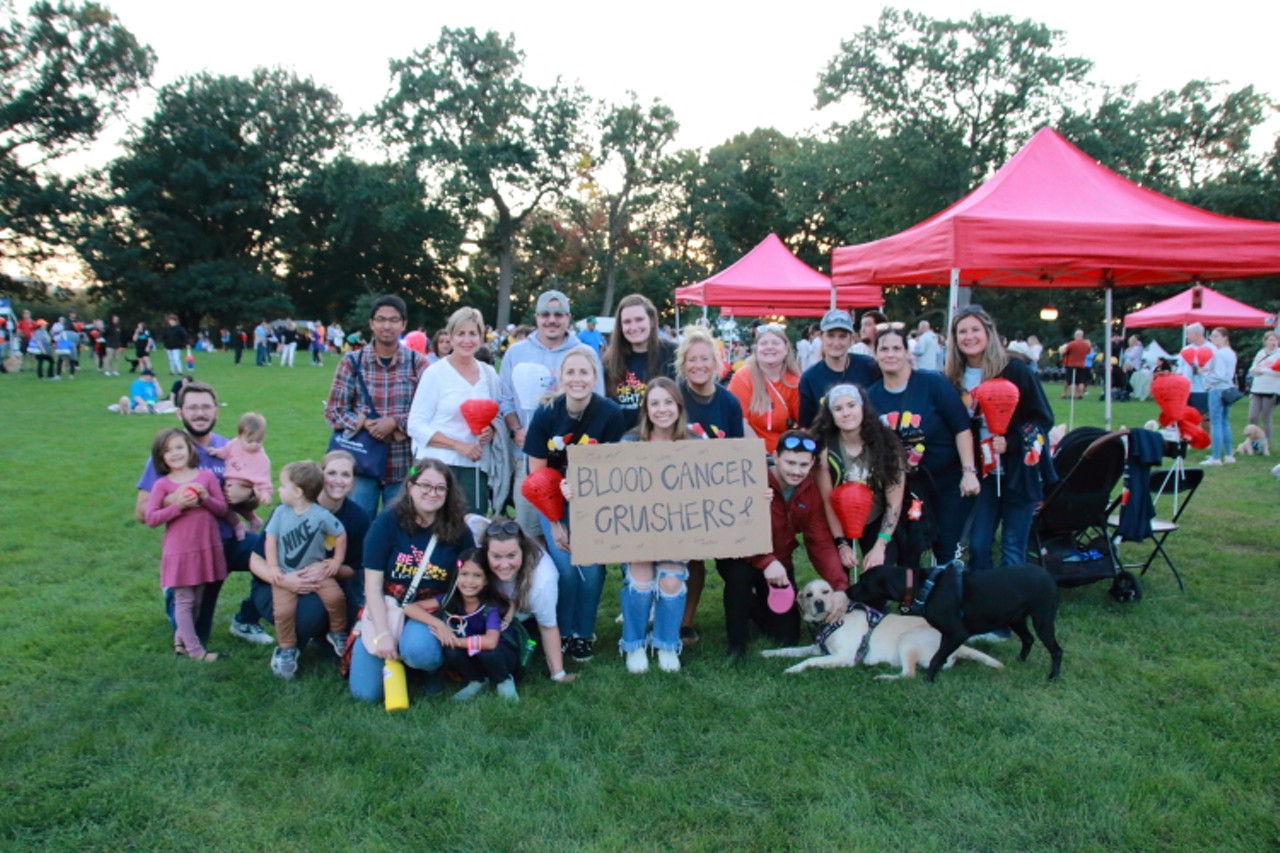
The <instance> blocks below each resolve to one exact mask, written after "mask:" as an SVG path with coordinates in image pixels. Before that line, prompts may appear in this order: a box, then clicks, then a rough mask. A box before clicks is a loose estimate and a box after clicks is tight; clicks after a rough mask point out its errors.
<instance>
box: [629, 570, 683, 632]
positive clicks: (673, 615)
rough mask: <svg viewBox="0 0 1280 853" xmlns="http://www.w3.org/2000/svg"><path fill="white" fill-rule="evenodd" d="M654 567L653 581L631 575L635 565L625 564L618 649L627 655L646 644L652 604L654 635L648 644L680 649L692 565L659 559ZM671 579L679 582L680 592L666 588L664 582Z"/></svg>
mask: <svg viewBox="0 0 1280 853" xmlns="http://www.w3.org/2000/svg"><path fill="white" fill-rule="evenodd" d="M654 570H655V577H654V579H653V580H648V581H636V580H635V579H633V578H632V577H631V567H630V566H628V565H626V564H625V563H624V564H623V566H622V592H621V594H620V597H621V599H622V639H621V640H620V641H619V642H618V648H619V649H621V650H622V653H623V654H626V653H627V652H633V651H635V650H636V649H643V648H644V647H645V632H646V630H647V629H648V627H649V606H650V605H651V604H652V605H653V634H652V635H650V636H649V638H648V644H649V645H650V646H652V647H653V648H655V649H659V650H662V651H668V652H679V651H680V620H681V618H683V616H684V601H685V597H686V596H687V595H688V588H687V587H686V586H685V581H687V580H688V579H689V567H688V566H686V565H685V564H684V563H675V562H658V563H655V564H654ZM668 578H674V579H675V580H677V581H678V582H679V589H678V590H677V591H676V592H667V591H665V590H664V589H663V588H662V587H663V581H664V580H667V579H668ZM668 584H669V581H668Z"/></svg>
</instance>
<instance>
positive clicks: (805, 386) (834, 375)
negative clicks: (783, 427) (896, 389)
mask: <svg viewBox="0 0 1280 853" xmlns="http://www.w3.org/2000/svg"><path fill="white" fill-rule="evenodd" d="M878 381H880V367H879V365H877V364H876V361H875V359H874V358H871V357H870V356H866V355H858V354H857V353H852V352H851V353H849V364H848V365H847V366H846V367H845V369H844V370H841V371H836V370H832V369H831V368H830V367H828V366H827V362H826V361H825V360H823V361H819V362H818V363H817V364H815V365H814V366H813V367H810V368H809V369H808V370H806V371H805V372H804V373H803V374H802V375H801V376H800V426H802V427H804V428H805V429H808V428H809V427H811V426H813V420H814V418H816V417H817V416H818V403H819V402H820V401H821V400H822V398H823V397H825V396H827V392H828V391H830V390H831V389H832V388H834V387H836V386H837V385H857V386H858V387H859V388H862V389H863V390H866V389H867V388H870V387H871V386H872V385H873V384H875V383H876V382H878Z"/></svg>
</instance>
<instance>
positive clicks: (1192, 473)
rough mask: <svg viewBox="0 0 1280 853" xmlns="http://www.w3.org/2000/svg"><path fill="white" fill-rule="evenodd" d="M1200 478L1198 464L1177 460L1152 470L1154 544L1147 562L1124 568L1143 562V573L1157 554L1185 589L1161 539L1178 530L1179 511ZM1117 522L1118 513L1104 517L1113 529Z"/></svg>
mask: <svg viewBox="0 0 1280 853" xmlns="http://www.w3.org/2000/svg"><path fill="white" fill-rule="evenodd" d="M1203 480H1204V471H1202V470H1201V469H1199V468H1187V467H1184V466H1183V465H1180V464H1175V465H1174V466H1173V467H1172V468H1161V469H1157V470H1155V471H1152V472H1151V478H1150V487H1151V499H1152V501H1154V503H1155V510H1156V515H1155V518H1153V519H1151V534H1150V536H1151V541H1152V543H1153V547H1152V549H1151V553H1150V554H1148V555H1147V559H1146V562H1143V563H1126V564H1125V566H1124V567H1125V568H1127V569H1133V568H1137V567H1138V566H1142V571H1141V572H1139V574H1140V575H1145V574H1146V573H1147V569H1149V568H1151V564H1152V563H1153V562H1155V559H1156V556H1157V555H1159V556H1160V557H1163V558H1164V561H1165V563H1166V564H1168V566H1169V570H1170V571H1172V572H1173V577H1174V578H1175V579H1176V580H1177V581H1178V589H1180V590H1181V591H1183V592H1186V591H1187V587H1186V585H1185V584H1184V583H1183V582H1182V574H1181V573H1180V572H1179V571H1178V567H1177V565H1175V564H1174V562H1173V558H1172V557H1170V556H1169V552H1168V551H1167V550H1166V549H1165V546H1164V543H1165V540H1166V539H1168V538H1169V537H1170V536H1172V535H1173V534H1174V533H1176V532H1177V531H1178V529H1179V527H1180V526H1181V525H1180V524H1179V522H1180V519H1181V518H1182V514H1183V513H1184V512H1186V511H1187V505H1188V504H1190V503H1191V498H1192V496H1194V495H1195V493H1196V489H1198V488H1200V483H1201V482H1202V481H1203ZM1113 508H1114V507H1113ZM1119 523H1120V514H1119V513H1113V514H1111V515H1110V516H1109V517H1108V518H1107V525H1108V526H1109V527H1111V528H1112V529H1115V527H1116V525H1118V524H1119Z"/></svg>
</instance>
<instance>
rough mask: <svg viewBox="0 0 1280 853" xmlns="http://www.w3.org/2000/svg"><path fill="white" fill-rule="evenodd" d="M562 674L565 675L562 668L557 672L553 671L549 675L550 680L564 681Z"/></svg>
mask: <svg viewBox="0 0 1280 853" xmlns="http://www.w3.org/2000/svg"><path fill="white" fill-rule="evenodd" d="M564 675H565V672H564V670H563V669H562V670H560V671H559V672H557V673H555V674H554V675H552V676H551V680H552V681H564Z"/></svg>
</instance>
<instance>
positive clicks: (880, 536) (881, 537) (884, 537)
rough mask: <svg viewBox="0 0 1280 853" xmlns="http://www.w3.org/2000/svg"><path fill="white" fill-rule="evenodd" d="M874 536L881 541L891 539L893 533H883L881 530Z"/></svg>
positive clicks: (890, 540) (889, 540)
mask: <svg viewBox="0 0 1280 853" xmlns="http://www.w3.org/2000/svg"><path fill="white" fill-rule="evenodd" d="M876 538H877V539H879V540H880V541H881V542H892V541H893V535H892V534H890V533H885V532H884V531H883V530H881V531H880V532H879V533H877V534H876Z"/></svg>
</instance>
